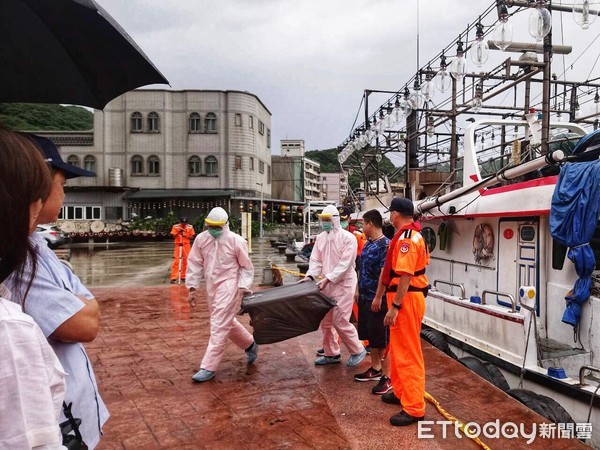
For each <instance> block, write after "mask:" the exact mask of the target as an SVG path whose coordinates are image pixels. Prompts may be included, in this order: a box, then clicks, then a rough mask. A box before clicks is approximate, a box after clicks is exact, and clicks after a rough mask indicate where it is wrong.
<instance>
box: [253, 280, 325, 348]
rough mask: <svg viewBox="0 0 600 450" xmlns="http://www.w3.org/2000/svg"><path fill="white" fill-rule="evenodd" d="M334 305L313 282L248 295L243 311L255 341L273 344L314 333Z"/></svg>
mask: <svg viewBox="0 0 600 450" xmlns="http://www.w3.org/2000/svg"><path fill="white" fill-rule="evenodd" d="M335 305H336V302H335V300H332V299H331V298H329V297H326V296H325V295H323V294H322V293H321V291H320V290H319V288H318V287H317V286H316V283H315V282H314V281H305V282H303V283H295V284H291V285H287V286H281V287H276V288H273V289H268V290H265V291H259V292H256V293H254V294H252V295H249V296H248V295H247V296H245V297H244V298H243V300H242V311H243V312H247V313H248V314H250V325H252V327H253V328H254V333H253V335H254V341H255V342H256V343H257V344H273V343H275V342H281V341H285V340H286V339H290V338H293V337H296V336H300V335H302V334H306V333H310V332H311V331H315V330H317V329H318V328H319V324H320V323H321V320H323V317H325V314H327V313H328V312H329V310H330V309H331V308H333V307H334V306H335Z"/></svg>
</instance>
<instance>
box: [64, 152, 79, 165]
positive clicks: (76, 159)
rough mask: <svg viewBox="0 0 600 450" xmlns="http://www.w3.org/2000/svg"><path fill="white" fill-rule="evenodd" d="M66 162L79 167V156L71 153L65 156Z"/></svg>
mask: <svg viewBox="0 0 600 450" xmlns="http://www.w3.org/2000/svg"><path fill="white" fill-rule="evenodd" d="M67 164H71V165H72V166H75V167H79V157H78V156H77V155H71V156H69V157H68V158H67Z"/></svg>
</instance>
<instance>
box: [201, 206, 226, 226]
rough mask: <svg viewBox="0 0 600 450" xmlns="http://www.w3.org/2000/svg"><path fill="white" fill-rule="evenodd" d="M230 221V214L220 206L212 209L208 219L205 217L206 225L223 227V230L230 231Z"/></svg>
mask: <svg viewBox="0 0 600 450" xmlns="http://www.w3.org/2000/svg"><path fill="white" fill-rule="evenodd" d="M228 221H229V215H228V214H227V212H226V211H225V210H224V209H223V208H221V207H220V206H217V207H216V208H213V209H211V210H210V212H209V213H208V216H206V219H204V223H205V225H208V226H213V227H223V231H229V224H228Z"/></svg>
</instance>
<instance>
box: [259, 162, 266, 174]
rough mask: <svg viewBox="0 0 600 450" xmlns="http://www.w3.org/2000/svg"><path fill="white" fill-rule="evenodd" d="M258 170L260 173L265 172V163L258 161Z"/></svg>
mask: <svg viewBox="0 0 600 450" xmlns="http://www.w3.org/2000/svg"><path fill="white" fill-rule="evenodd" d="M258 171H259V172H260V173H265V163H264V162H262V161H260V160H259V161H258Z"/></svg>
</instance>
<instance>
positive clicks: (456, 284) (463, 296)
mask: <svg viewBox="0 0 600 450" xmlns="http://www.w3.org/2000/svg"><path fill="white" fill-rule="evenodd" d="M438 284H446V285H448V286H456V287H457V288H460V299H461V300H466V299H467V297H465V286H464V285H463V284H462V283H455V282H453V281H446V280H435V281H434V282H433V287H434V288H435V289H437V290H439V289H438V287H437V285H438ZM450 295H454V294H453V293H452V292H450Z"/></svg>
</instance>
